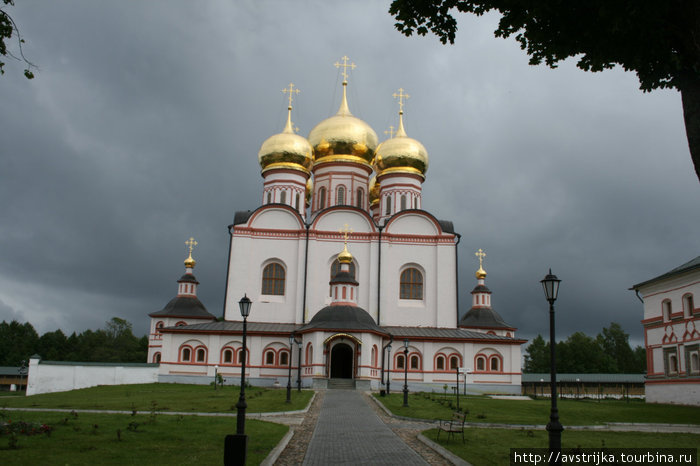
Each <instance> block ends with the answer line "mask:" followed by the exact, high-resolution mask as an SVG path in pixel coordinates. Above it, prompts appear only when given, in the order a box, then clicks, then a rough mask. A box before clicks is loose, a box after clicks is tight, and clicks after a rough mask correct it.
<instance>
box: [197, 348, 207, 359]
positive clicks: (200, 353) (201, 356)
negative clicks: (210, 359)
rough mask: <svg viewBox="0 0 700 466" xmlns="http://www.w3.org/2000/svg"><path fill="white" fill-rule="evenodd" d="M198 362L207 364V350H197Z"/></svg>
mask: <svg viewBox="0 0 700 466" xmlns="http://www.w3.org/2000/svg"><path fill="white" fill-rule="evenodd" d="M197 362H207V350H205V349H204V348H197Z"/></svg>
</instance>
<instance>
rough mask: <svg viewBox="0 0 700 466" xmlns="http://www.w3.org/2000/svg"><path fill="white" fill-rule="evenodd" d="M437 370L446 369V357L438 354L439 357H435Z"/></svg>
mask: <svg viewBox="0 0 700 466" xmlns="http://www.w3.org/2000/svg"><path fill="white" fill-rule="evenodd" d="M435 370H437V371H444V370H445V357H444V356H438V357H437V359H435Z"/></svg>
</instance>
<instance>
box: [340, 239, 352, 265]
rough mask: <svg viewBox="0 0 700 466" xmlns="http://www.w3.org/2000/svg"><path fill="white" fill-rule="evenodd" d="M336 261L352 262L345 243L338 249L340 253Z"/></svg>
mask: <svg viewBox="0 0 700 466" xmlns="http://www.w3.org/2000/svg"><path fill="white" fill-rule="evenodd" d="M338 262H340V263H341V264H349V263H351V262H352V254H350V251H348V245H347V244H345V247H344V248H343V250H342V251H340V254H338Z"/></svg>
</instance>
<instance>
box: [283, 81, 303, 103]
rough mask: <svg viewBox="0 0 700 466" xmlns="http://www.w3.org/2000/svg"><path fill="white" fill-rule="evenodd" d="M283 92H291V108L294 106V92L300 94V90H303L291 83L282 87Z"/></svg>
mask: <svg viewBox="0 0 700 466" xmlns="http://www.w3.org/2000/svg"><path fill="white" fill-rule="evenodd" d="M282 92H283V93H285V94H286V93H289V108H292V98H293V96H294V94H299V92H301V91H300V90H299V88H297V89H294V84H293V83H289V87H285V88H284V89H282Z"/></svg>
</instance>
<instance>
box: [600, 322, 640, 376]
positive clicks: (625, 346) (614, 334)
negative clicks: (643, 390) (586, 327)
mask: <svg viewBox="0 0 700 466" xmlns="http://www.w3.org/2000/svg"><path fill="white" fill-rule="evenodd" d="M597 339H598V343H599V345H600V347H601V348H602V349H603V351H604V352H605V354H606V355H608V356H609V357H610V359H611V360H612V367H611V368H610V372H621V373H630V372H634V371H635V369H636V367H635V363H634V354H633V352H632V348H630V344H629V335H628V334H627V333H625V331H624V330H622V327H621V326H620V324H618V323H615V322H612V323H611V324H610V327H608V328H603V331H602V332H601V333H600V334H599V335H598V338H597Z"/></svg>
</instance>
